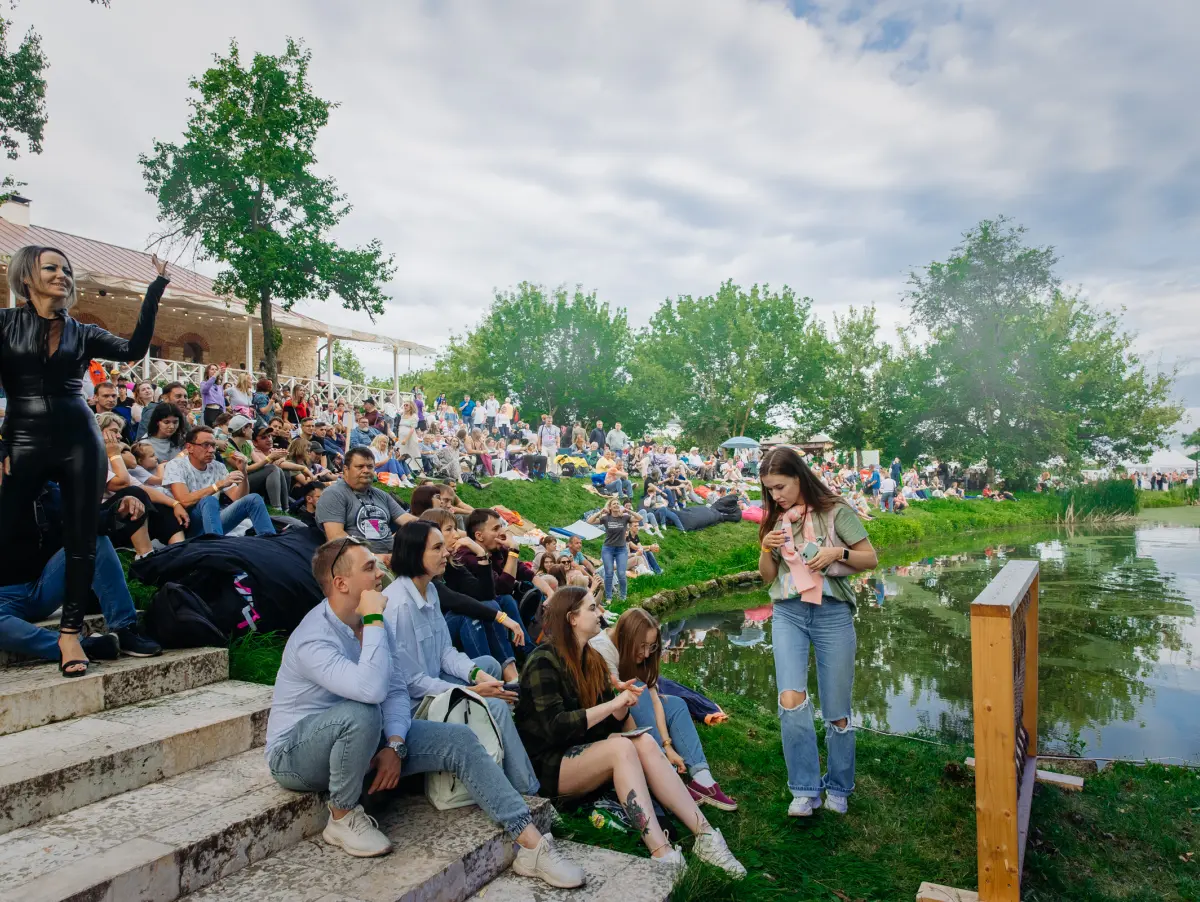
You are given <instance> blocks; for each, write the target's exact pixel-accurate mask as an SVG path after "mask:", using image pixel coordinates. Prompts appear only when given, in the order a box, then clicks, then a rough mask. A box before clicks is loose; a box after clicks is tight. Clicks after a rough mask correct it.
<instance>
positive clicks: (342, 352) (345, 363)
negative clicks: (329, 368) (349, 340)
mask: <svg viewBox="0 0 1200 902" xmlns="http://www.w3.org/2000/svg"><path fill="white" fill-rule="evenodd" d="M318 364H319V365H318V367H317V370H318V372H324V371H325V367H324V361H318ZM333 373H334V375H335V376H341V377H342V378H343V379H345V380H346V381H347V382H353V383H354V384H355V385H366V384H367V374H366V372H365V371H364V370H363V365H362V361H361V360H359V359H358V355H357V354H355V353H354V349H353V348H352V347H350V345H348V344H345V343H343V342H340V341H335V342H334V343H333ZM390 387H391V383H390V382H389V383H388V388H390Z"/></svg>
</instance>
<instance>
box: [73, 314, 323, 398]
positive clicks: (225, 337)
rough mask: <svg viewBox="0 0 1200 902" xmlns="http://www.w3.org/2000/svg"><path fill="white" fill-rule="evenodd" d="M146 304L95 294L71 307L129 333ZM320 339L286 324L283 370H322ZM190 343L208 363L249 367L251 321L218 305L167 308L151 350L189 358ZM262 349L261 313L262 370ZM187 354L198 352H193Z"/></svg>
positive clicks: (258, 355)
mask: <svg viewBox="0 0 1200 902" xmlns="http://www.w3.org/2000/svg"><path fill="white" fill-rule="evenodd" d="M140 308H141V303H140V301H139V302H137V303H135V302H131V301H125V300H118V299H111V298H107V297H104V298H93V297H91V296H89V297H87V298H85V299H83V300H81V301H80V302H79V303H78V304H77V305H76V306H75V308H74V309H73V310H72V311H71V313H72V315H73V316H74V317H75V318H76V319H79V320H80V321H82V322H91V323H96V324H97V325H100V326H103V327H104V328H105V329H107V330H108V331H110V332H113V333H116V334H118V335H120V336H122V337H124V338H128V337H129V336H130V335H131V334H132V332H133V327H134V325H135V324H136V323H137V317H138V312H139V310H140ZM318 341H319V339H318V338H317V337H316V336H313V335H304V334H301V333H296V332H291V331H288V330H285V331H284V333H283V347H281V348H280V349H279V371H280V372H281V373H283V374H284V375H287V376H302V377H306V378H312V377H314V376H317V375H318V373H317V344H318ZM185 343H187V344H189V345H191V346H192V347H193V348H198V349H199V351H200V354H201V357H200V359H201V361H202V362H204V363H220V362H221V361H225V362H226V363H228V364H229V365H230V366H231V367H234V368H235V369H245V368H246V361H245V358H246V321H245V320H244V319H243V318H242V317H241V316H238V315H224V314H221V313H218V312H215V311H214V312H213V313H211V314H210V313H204V314H199V315H198V314H196V313H194V312H189V313H187V314H184V313H183V312H182V311H179V310H172V309H169V308H164V309H161V310H160V311H159V314H158V319H157V320H156V321H155V328H154V341H153V344H154V345H155V346H156V347H155V348H152V350H151V352H150V356H151V357H160V358H163V359H164V360H184V359H185V355H184V345H185ZM262 355H263V340H262V325H261V323H260V321H259V320H258V318H257V317H255V319H254V356H255V360H254V361H252V364H253V369H254V371H255V372H262V367H261V366H260V363H261V361H262V359H263V356H262ZM186 359H189V360H191V359H194V358H193V357H192V356H191V355H190V354H189V355H188V356H187V357H186Z"/></svg>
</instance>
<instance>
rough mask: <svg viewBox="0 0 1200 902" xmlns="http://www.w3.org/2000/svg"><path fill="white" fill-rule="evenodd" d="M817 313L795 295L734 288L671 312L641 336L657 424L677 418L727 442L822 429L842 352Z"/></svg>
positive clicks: (638, 366)
mask: <svg viewBox="0 0 1200 902" xmlns="http://www.w3.org/2000/svg"><path fill="white" fill-rule="evenodd" d="M811 307H812V301H810V300H809V299H808V298H801V297H798V296H797V295H796V294H795V292H793V291H792V289H790V288H788V287H786V286H784V288H783V289H781V290H779V291H773V290H772V289H771V288H770V286H768V285H763V286H761V287H760V286H758V285H753V286H751V287H750V289H749V290H748V291H747V290H744V289H742V288H741V287H739V286H737V285H735V284H734V283H733V282H732V281H728V282H725V283H724V284H723V285H721V287H720V289H719V290H718V291H717V293H716V294H715V295H709V296H707V297H701V298H693V297H691V296H681V297H679V298H677V299H675V300H674V301H672V300H668V301H667V302H666V303H664V304H663V305H662V306H661V307H659V308H658V310H657V311H656V312H655V314H654V316H653V318H651V320H650V325H649V326H648V327H647V328H646V329H645V331H643V332H642V333H641V334H640V335H639V336H638V342H637V350H636V353H635V365H634V367H633V376H634V384H635V385H636V386H637V390H638V392H639V393H640V394H641V395H642V396H643V397H644V398H645V399H646V401H647V404H648V405H649V406H650V408H651V410H652V411H653V413H654V415H655V419H656V422H657V424H658V425H662V424H664V423H665V422H666V421H667V420H668V419H670V418H671V417H677V418H678V419H679V421H680V424H681V425H682V426H683V429H684V432H685V433H687V434H689V435H692V436H696V437H698V438H700V439H703V440H707V441H711V442H717V441H721V440H723V439H726V438H728V437H729V436H731V435H749V436H752V437H762V436H765V435H767V434H769V433H771V432H774V431H775V430H777V429H778V428H779V425H780V424H781V423H786V422H789V421H791V422H793V423H796V424H798V425H800V426H807V425H811V424H812V423H813V422H819V421H821V420H822V419H823V418H824V416H825V408H826V402H825V398H824V395H823V391H824V380H825V374H826V371H827V368H828V364H829V362H830V360H831V358H832V349H831V347H830V345H829V342H828V340H827V339H826V338H825V334H824V332H823V331H822V330H821V328H820V326H819V325H818V324H817V323H815V322H814V321H813V320H812V318H811V316H810V310H811Z"/></svg>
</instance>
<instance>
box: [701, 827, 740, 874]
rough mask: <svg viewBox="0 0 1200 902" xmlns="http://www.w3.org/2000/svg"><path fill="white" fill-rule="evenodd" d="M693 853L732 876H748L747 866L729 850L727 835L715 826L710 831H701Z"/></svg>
mask: <svg viewBox="0 0 1200 902" xmlns="http://www.w3.org/2000/svg"><path fill="white" fill-rule="evenodd" d="M692 853H693V854H694V855H695V856H696V857H697V858H699V859H700V860H701V861H706V862H708V863H709V864H711V865H713V866H714V867H718V868H720V869H721V870H722V871H724V872H725V873H726V874H729V875H730V876H731V877H736V878H737V879H739V880H740V879H741V878H743V877H745V876H746V868H745V866H744V865H743V864H742V863H741V862H740V861H738V860H737V859H736V858H734V857H733V853H732V852H730V851H729V846H727V845H726V844H725V837H724V836H722V835H721V831H720V830H718V829H717V828H716V827H713V828H712V830H711V831H710V832H707V833H701V834H700V835H699V836H697V837H696V844H695V845H694V846H692Z"/></svg>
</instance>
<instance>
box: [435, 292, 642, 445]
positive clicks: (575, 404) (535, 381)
mask: <svg viewBox="0 0 1200 902" xmlns="http://www.w3.org/2000/svg"><path fill="white" fill-rule="evenodd" d="M632 346H633V336H632V333H631V332H630V329H629V322H628V320H627V319H626V316H625V311H624V310H621V309H617V310H613V309H611V308H610V307H609V305H608V304H607V303H604V302H602V301H600V300H598V299H597V297H596V293H595V292H591V293H590V294H589V293H585V292H584V291H583V290H582V289H581V288H578V287H577V288H576V289H575V290H574V291H573V292H568V291H567V290H566V289H565V288H561V287H560V288H556V289H554V290H553V291H548V290H547V289H546V288H544V287H542V286H540V285H532V284H530V283H528V282H522V283H521V284H520V285H518V286H517V287H516V289H515V290H510V291H501V292H497V293H496V295H495V298H494V299H493V301H492V306H491V307H490V308H489V310H488V312H487V315H486V316H485V317H484V318H483V320H482V321H481V322H480V323H479V325H478V326H477V327H476V328H475V329H474V330H472V331H471V332H469V333H468V334H467V335H465V336H457V337H455V338H453V339H452V340H451V342H450V346H449V349H448V350H447V352H446V354H445V355H444V356H443V357H442V358H441V360H439V362H438V365H437V367H436V373H437V377H436V378H434V379H431V380H430V383H431V384H430V385H427V386H426V388H427V389H430V388H431V387H436V388H448V389H449V390H450V391H451V392H453V393H458V394H460V393H462V392H470V393H471V394H472V395H475V396H478V395H481V394H483V393H485V392H495V393H496V394H497V396H499V397H501V398H503V397H504V396H506V395H508V396H511V397H512V398H513V400H514V402H516V403H517V404H518V406H519V407H520V408H521V409H522V411H523V412H524V415H525V416H526V418H527V417H528V416H529V415H536V414H540V413H549V414H551V415H552V416H554V417H555V419H556V421H557V422H569V421H570V420H573V419H582V418H585V417H586V418H595V417H598V418H600V419H603V420H605V421H606V422H608V421H611V420H613V419H618V420H621V421H622V425H623V426H629V427H630V428H635V426H636V428H640V426H641V425H642V423H643V421H642V420H641V419H639V418H638V414H637V411H636V410H635V407H634V405H633V403H632V400H631V399H632V394H631V391H630V377H629V369H628V367H629V357H630V352H631V348H632ZM627 421H628V422H627Z"/></svg>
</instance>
